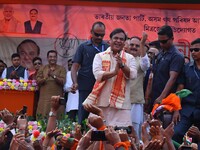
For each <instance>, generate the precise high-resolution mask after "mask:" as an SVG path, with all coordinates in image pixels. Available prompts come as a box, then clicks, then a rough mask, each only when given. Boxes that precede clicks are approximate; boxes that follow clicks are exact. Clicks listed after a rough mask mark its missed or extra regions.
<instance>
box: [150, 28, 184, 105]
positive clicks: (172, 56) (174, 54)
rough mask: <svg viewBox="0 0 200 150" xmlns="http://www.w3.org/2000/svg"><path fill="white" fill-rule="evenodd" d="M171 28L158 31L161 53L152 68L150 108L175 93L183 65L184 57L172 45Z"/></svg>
mask: <svg viewBox="0 0 200 150" xmlns="http://www.w3.org/2000/svg"><path fill="white" fill-rule="evenodd" d="M173 40H174V36H173V31H172V28H171V27H170V26H168V25H164V26H162V27H161V28H160V29H159V31H158V41H159V42H160V46H161V51H160V53H159V54H158V56H157V60H156V63H155V65H154V68H153V74H154V76H153V84H152V98H151V103H150V105H151V107H153V105H154V104H156V103H160V102H161V101H162V99H164V98H165V97H167V96H168V95H169V94H170V93H174V92H176V89H177V83H176V81H177V78H178V76H179V74H180V72H181V70H182V68H183V65H184V57H183V55H182V54H181V53H180V52H179V51H178V49H177V48H176V47H175V46H174V44H173Z"/></svg>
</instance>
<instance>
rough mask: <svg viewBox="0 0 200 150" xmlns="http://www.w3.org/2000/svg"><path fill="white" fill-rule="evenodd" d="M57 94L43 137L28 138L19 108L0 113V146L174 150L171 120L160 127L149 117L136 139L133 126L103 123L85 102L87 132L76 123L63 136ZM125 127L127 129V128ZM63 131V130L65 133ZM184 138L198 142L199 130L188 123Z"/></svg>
mask: <svg viewBox="0 0 200 150" xmlns="http://www.w3.org/2000/svg"><path fill="white" fill-rule="evenodd" d="M59 98H60V96H52V98H51V111H52V112H53V113H54V114H55V116H50V117H49V118H48V123H47V128H46V136H45V138H44V139H43V140H35V141H34V142H32V141H31V140H30V136H31V135H30V134H29V133H28V131H27V123H28V120H27V117H26V114H23V111H22V110H20V111H17V112H16V114H15V115H13V114H11V113H10V112H9V111H8V110H7V109H4V110H2V111H1V112H0V117H1V119H2V120H3V121H4V122H5V124H6V128H5V129H4V130H3V131H2V132H1V134H0V147H1V148H0V149H2V150H3V149H5V150H6V149H9V150H46V149H53V148H54V149H57V150H59V149H62V150H66V149H71V150H73V149H77V150H86V149H91V150H94V149H95V150H98V149H100V150H103V149H105V150H112V149H119V150H121V149H122V150H161V149H163V150H175V149H176V148H175V146H174V144H173V141H172V136H173V134H174V123H173V122H171V123H170V124H169V125H168V127H167V128H165V129H163V127H162V122H161V121H160V120H157V119H153V118H152V117H151V116H149V117H148V119H147V120H146V121H145V122H144V123H143V125H142V132H141V137H142V140H139V138H138V137H137V135H136V133H135V130H134V128H133V127H127V128H125V127H118V128H117V127H113V126H106V125H105V124H106V123H105V121H104V116H103V113H102V110H101V109H100V108H98V107H96V106H95V105H92V104H86V105H84V108H85V109H86V110H87V111H89V112H91V113H92V114H93V115H90V116H89V118H88V123H87V125H88V131H87V130H85V131H83V130H82V129H81V126H80V125H78V124H77V125H76V126H75V129H74V130H73V131H72V132H71V133H70V136H64V135H63V134H62V130H61V129H58V128H57V127H56V115H57V111H58V109H59V107H60V105H59ZM127 129H129V130H127ZM66 134H67V133H66ZM186 136H187V138H188V137H191V138H193V139H196V141H200V131H199V129H198V128H197V127H195V126H192V127H191V128H190V129H189V130H188V132H187V133H186ZM186 147H187V148H191V149H193V150H195V149H197V145H196V144H194V143H192V144H191V143H188V141H187V139H185V140H184V142H183V143H182V145H180V146H179V149H180V150H182V149H183V150H184V149H185V148H186Z"/></svg>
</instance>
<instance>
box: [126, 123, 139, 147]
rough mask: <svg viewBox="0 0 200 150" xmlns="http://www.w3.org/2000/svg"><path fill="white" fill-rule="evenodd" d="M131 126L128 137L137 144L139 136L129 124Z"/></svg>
mask: <svg viewBox="0 0 200 150" xmlns="http://www.w3.org/2000/svg"><path fill="white" fill-rule="evenodd" d="M129 128H131V133H130V134H128V136H129V137H131V138H133V139H134V141H135V143H136V144H139V138H138V136H137V133H136V132H135V129H134V127H133V126H129Z"/></svg>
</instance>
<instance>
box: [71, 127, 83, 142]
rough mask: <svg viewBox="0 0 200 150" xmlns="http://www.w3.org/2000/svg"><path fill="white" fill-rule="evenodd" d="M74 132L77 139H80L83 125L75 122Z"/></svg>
mask: <svg viewBox="0 0 200 150" xmlns="http://www.w3.org/2000/svg"><path fill="white" fill-rule="evenodd" d="M72 134H73V137H74V138H75V139H77V140H80V139H81V138H82V132H81V125H79V124H78V123H77V124H75V129H74V131H73V132H72Z"/></svg>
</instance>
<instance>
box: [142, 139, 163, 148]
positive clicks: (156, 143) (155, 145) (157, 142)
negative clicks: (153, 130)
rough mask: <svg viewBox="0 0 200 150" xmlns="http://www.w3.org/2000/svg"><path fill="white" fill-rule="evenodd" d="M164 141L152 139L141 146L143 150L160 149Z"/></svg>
mask: <svg viewBox="0 0 200 150" xmlns="http://www.w3.org/2000/svg"><path fill="white" fill-rule="evenodd" d="M163 144H164V141H162V142H161V141H160V140H153V141H150V142H149V143H148V144H147V145H145V146H144V147H143V150H161V149H162V147H163Z"/></svg>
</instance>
